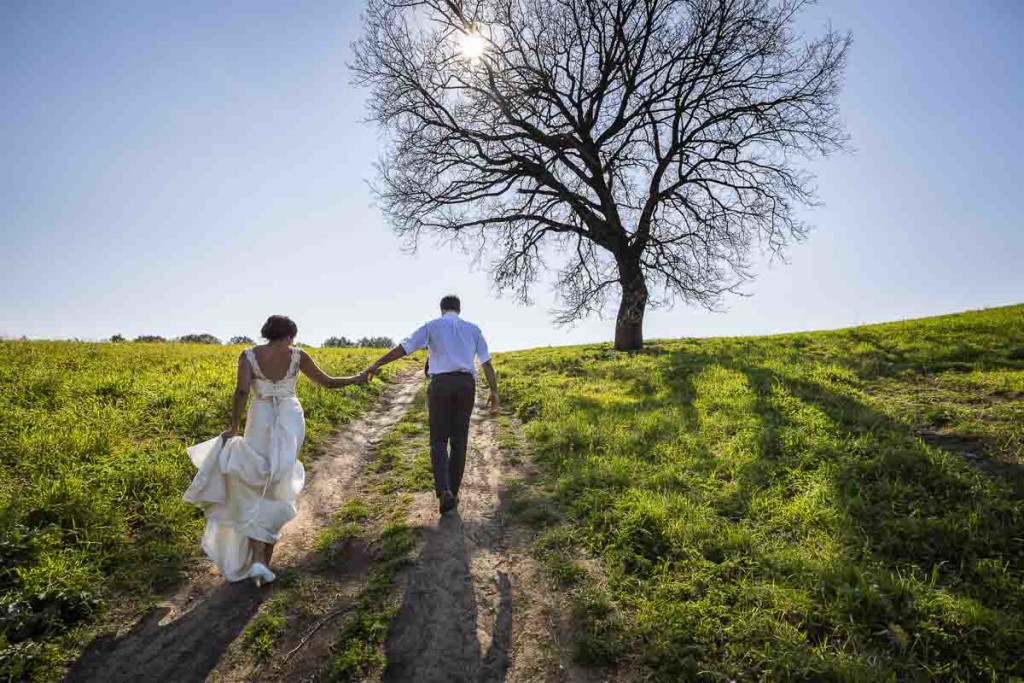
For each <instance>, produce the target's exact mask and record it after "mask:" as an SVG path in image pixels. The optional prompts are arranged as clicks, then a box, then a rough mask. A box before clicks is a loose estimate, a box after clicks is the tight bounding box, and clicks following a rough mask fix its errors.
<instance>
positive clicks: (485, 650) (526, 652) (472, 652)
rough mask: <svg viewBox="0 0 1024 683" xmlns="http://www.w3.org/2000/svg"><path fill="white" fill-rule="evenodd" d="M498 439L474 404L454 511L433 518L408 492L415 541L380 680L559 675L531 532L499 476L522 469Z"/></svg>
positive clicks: (553, 613)
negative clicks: (515, 514) (518, 518)
mask: <svg viewBox="0 0 1024 683" xmlns="http://www.w3.org/2000/svg"><path fill="white" fill-rule="evenodd" d="M498 442H499V439H498V425H497V423H496V421H495V419H494V416H493V415H491V414H490V413H489V412H488V411H487V410H486V409H485V408H483V407H482V406H481V405H479V404H478V406H477V409H476V411H475V412H474V416H473V422H472V428H471V446H470V450H469V454H468V457H467V463H466V473H465V477H464V478H463V485H462V491H461V492H460V498H461V501H460V505H459V511H458V514H457V515H454V516H449V517H441V518H439V517H438V512H437V502H436V499H435V498H434V496H433V495H432V494H430V493H427V494H421V495H418V496H417V499H416V502H415V504H414V506H413V511H412V513H411V515H410V521H411V523H413V524H416V525H420V526H422V528H423V529H424V531H423V546H422V551H421V553H420V556H419V558H418V559H417V561H416V563H415V564H414V566H413V568H412V569H411V571H410V574H409V576H408V581H407V584H406V588H405V594H404V597H403V602H402V608H401V611H400V612H399V614H398V616H397V617H396V619H395V620H394V622H393V623H392V625H391V629H390V631H389V635H388V640H387V643H386V647H385V650H386V655H387V661H388V665H387V668H386V670H385V672H384V676H383V680H384V681H388V682H409V683H412V682H413V681H415V682H416V683H429V682H431V681H445V682H455V681H467V682H468V681H473V682H474V683H476V682H490V681H523V682H526V681H531V682H533V681H553V680H567V675H566V674H565V673H564V672H565V671H566V669H565V668H564V667H563V666H560V661H559V660H560V659H562V658H563V652H564V648H562V647H560V646H559V645H558V643H557V642H556V641H557V639H558V636H557V634H558V632H559V630H560V624H559V618H558V616H557V615H558V609H557V607H556V603H555V600H554V598H553V596H552V595H551V589H550V586H549V585H548V584H547V582H546V581H545V579H544V578H543V572H542V569H541V567H540V566H539V563H538V562H537V560H536V559H534V558H533V557H532V555H531V554H530V553H529V545H530V541H531V540H532V535H531V534H530V532H529V531H528V530H527V529H525V528H523V527H521V526H519V525H517V524H516V523H515V521H514V520H513V519H512V517H511V516H510V514H509V510H508V501H507V500H506V486H505V485H506V481H507V480H508V478H510V477H516V476H522V474H523V472H522V471H521V470H522V468H521V467H519V466H516V465H514V464H512V463H511V462H510V460H509V458H507V457H506V456H505V455H503V454H502V452H501V450H500V449H499V447H498Z"/></svg>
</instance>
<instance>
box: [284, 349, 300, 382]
mask: <svg viewBox="0 0 1024 683" xmlns="http://www.w3.org/2000/svg"><path fill="white" fill-rule="evenodd" d="M301 355H302V354H301V352H300V351H299V350H298V349H292V362H291V364H290V365H289V366H288V374H287V375H285V377H295V376H297V375H298V374H299V359H300V358H301Z"/></svg>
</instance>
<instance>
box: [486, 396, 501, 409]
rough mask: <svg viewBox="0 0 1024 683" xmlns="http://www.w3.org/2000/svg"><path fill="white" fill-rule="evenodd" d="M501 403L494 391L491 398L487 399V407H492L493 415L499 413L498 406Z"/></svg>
mask: <svg viewBox="0 0 1024 683" xmlns="http://www.w3.org/2000/svg"><path fill="white" fill-rule="evenodd" d="M500 403H501V401H500V400H499V399H498V392H497V391H492V392H491V395H490V397H489V398H488V399H487V405H488V406H490V408H491V412H492V413H496V412H498V406H499V405H500Z"/></svg>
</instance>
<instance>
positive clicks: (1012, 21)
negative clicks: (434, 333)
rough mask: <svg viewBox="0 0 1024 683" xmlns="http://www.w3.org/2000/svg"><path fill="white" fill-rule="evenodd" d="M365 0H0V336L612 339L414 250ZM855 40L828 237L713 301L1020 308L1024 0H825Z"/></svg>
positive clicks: (820, 20)
mask: <svg viewBox="0 0 1024 683" xmlns="http://www.w3.org/2000/svg"><path fill="white" fill-rule="evenodd" d="M361 6H362V3H361V2H358V1H356V0H332V1H329V2H328V1H319V0H317V1H303V2H297V1H291V2H287V3H282V2H278V1H273V2H271V1H265V0H259V1H257V0H239V1H237V2H210V1H207V0H202V1H199V0H197V1H182V2H174V3H169V2H161V3H158V2H134V1H129V0H124V1H122V2H102V1H100V0H93V1H91V2H87V3H86V2H79V3H72V2H65V1H64V0H0V335H8V336H20V335H22V334H24V335H28V336H30V337H81V338H94V339H99V338H105V337H109V336H110V335H111V334H114V333H117V332H120V333H122V334H125V335H126V336H129V337H134V336H135V335H139V334H161V335H164V336H174V335H179V334H183V333H187V332H201V331H209V332H212V333H214V334H216V335H218V336H221V337H225V338H226V337H228V336H231V335H235V334H247V335H249V336H253V337H255V336H256V334H257V331H258V330H259V326H260V324H261V322H262V321H263V319H264V318H265V317H266V316H267V315H268V314H270V313H278V312H282V313H287V314H289V315H291V316H293V317H294V318H295V319H296V320H297V322H298V324H299V328H300V339H301V340H303V341H306V342H309V343H314V344H318V343H320V342H321V341H322V340H323V339H324V338H325V337H327V336H330V335H333V334H337V335H346V336H363V335H377V334H385V335H390V336H393V337H396V338H398V337H401V336H404V334H405V333H407V332H408V331H410V330H411V329H412V328H413V327H414V326H415V325H416V324H418V323H420V322H422V321H423V320H425V319H427V318H429V317H431V316H432V315H433V314H434V312H435V307H436V303H437V300H438V298H439V297H440V295H441V294H443V293H446V292H449V291H451V292H456V293H458V294H460V295H461V296H462V298H463V308H464V314H465V317H467V318H469V319H471V320H474V321H476V322H478V323H480V324H481V326H482V327H483V328H484V330H485V332H486V333H487V334H488V336H489V338H490V339H491V345H492V347H494V348H496V349H511V348H524V347H532V346H541V345H548V344H552V345H556V344H568V343H577V342H588V341H605V340H610V339H611V335H612V328H613V320H612V319H611V318H608V319H605V320H600V319H593V320H590V321H587V322H584V323H582V324H580V325H578V326H576V327H575V328H571V329H559V328H555V327H553V326H552V325H551V323H550V317H549V314H548V311H549V309H550V308H551V306H552V305H553V298H552V296H551V295H550V292H549V291H548V290H547V289H545V288H544V287H541V288H539V289H538V290H537V296H536V301H535V303H534V305H533V306H531V307H523V306H519V305H517V304H515V303H514V302H512V301H511V300H509V299H508V298H504V299H502V298H498V297H497V296H496V295H495V293H494V292H493V291H492V290H491V289H490V287H489V284H488V279H487V276H486V273H485V272H483V271H482V270H476V271H473V270H471V268H470V262H469V260H468V259H467V258H466V257H465V256H463V255H461V254H457V253H456V254H453V253H449V252H447V251H445V250H441V249H435V248H432V247H431V246H430V245H424V248H423V249H421V251H420V252H419V253H418V254H417V255H415V256H410V255H407V254H405V253H403V252H402V251H401V249H400V244H399V242H398V240H397V238H396V237H395V236H394V234H393V233H392V232H391V231H390V230H389V229H388V228H387V226H386V225H384V223H383V221H382V220H381V218H380V216H379V214H378V213H377V211H376V210H375V209H374V208H373V207H372V206H371V198H370V194H369V192H368V190H367V186H366V181H367V180H368V179H369V178H370V177H371V176H372V162H373V160H374V158H375V156H376V145H377V137H376V132H375V131H374V129H372V128H371V127H369V126H367V125H365V124H362V123H360V119H361V117H362V116H363V96H364V93H363V92H362V91H361V90H359V89H357V88H355V87H354V86H352V85H350V74H349V72H348V70H347V68H346V62H347V61H348V60H349V57H350V44H351V42H352V41H353V40H354V39H355V38H356V37H357V35H358V32H359V28H360V27H359V19H358V15H359V11H360V9H361ZM829 20H831V22H832V23H833V25H834V26H835V27H836V28H839V29H843V30H846V29H849V30H852V31H853V33H854V47H853V50H852V52H851V55H850V64H849V69H848V72H847V87H846V90H845V91H844V93H843V95H842V99H841V105H842V109H843V112H844V118H845V119H846V121H847V125H848V128H849V131H850V133H851V134H852V136H853V145H854V147H855V150H856V151H855V152H854V153H853V154H848V155H842V156H837V157H833V158H831V159H828V160H826V161H824V162H823V163H821V164H816V170H817V171H818V173H819V181H818V186H819V195H820V199H821V200H822V201H823V202H824V204H825V206H824V207H822V208H818V209H815V210H813V211H811V212H809V213H808V214H807V218H808V219H809V220H811V221H812V222H813V223H814V224H815V225H816V226H817V229H816V230H815V231H814V232H812V234H811V235H810V237H809V239H808V240H807V241H806V242H805V243H803V244H801V245H799V246H798V247H796V248H795V249H793V250H792V251H791V252H790V263H789V264H775V265H772V266H770V267H769V266H768V265H767V264H765V265H764V266H763V267H760V268H759V269H758V271H759V278H758V280H757V281H755V282H754V283H752V284H751V285H750V286H749V287H748V291H749V293H750V294H751V296H749V297H747V298H742V299H741V298H734V299H731V300H730V301H729V302H728V306H727V310H726V311H725V312H723V313H707V312H702V311H699V310H692V309H686V308H684V307H676V308H675V309H673V310H659V311H655V312H653V313H651V314H650V315H649V316H648V321H647V325H646V331H647V335H648V336H649V337H679V336H706V335H718V334H730V335H732V334H759V333H768V332H781V331H790V330H801V329H820V328H828V327H838V326H844V325H853V324H859V323H864V322H874V321H883V320H890V319H897V318H907V317H915V316H921V315H929V314H936V313H943V312H952V311H956V310H961V309H967V308H982V307H988V306H994V305H1001V304H1008V303H1016V302H1020V301H1022V300H1024V220H1022V218H1021V206H1022V205H1021V194H1022V188H1024V133H1022V129H1021V122H1022V121H1024V52H1022V50H1021V47H1020V42H1019V41H1020V36H1021V34H1022V33H1024V3H1022V2H1019V1H1018V0H985V1H983V2H968V1H967V0H957V1H953V0H927V1H926V0H900V1H899V2H892V0H872V1H862V0H857V1H856V2H854V1H853V0H844V1H843V2H838V1H835V2H828V1H825V2H822V3H821V4H820V5H818V6H817V7H814V8H812V9H811V10H810V11H809V12H808V13H807V14H806V15H805V16H804V17H803V19H802V21H801V23H802V27H803V28H804V29H805V30H807V31H815V30H818V29H820V28H821V27H822V26H823V25H824V24H825V22H827V21H829Z"/></svg>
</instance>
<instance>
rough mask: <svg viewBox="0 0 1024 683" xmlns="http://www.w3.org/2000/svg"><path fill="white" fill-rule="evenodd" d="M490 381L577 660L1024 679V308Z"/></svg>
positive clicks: (674, 667) (543, 362) (789, 672)
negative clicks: (569, 615) (520, 448)
mask: <svg viewBox="0 0 1024 683" xmlns="http://www.w3.org/2000/svg"><path fill="white" fill-rule="evenodd" d="M496 365H497V367H498V369H499V371H500V373H501V384H502V388H503V393H504V394H505V395H506V397H507V401H508V404H509V405H510V406H511V407H512V408H513V410H514V411H515V413H516V414H517V415H518V416H519V417H520V418H522V419H523V420H524V422H525V423H526V425H525V433H526V435H527V440H528V444H527V446H528V448H527V449H526V450H525V451H524V452H525V453H528V454H529V455H530V456H531V457H533V458H534V460H535V461H536V463H537V466H538V469H539V471H540V473H541V481H542V483H543V485H544V488H545V489H546V493H545V492H543V491H535V492H529V491H527V492H525V493H524V492H520V493H519V494H518V498H517V496H515V495H514V496H513V504H514V505H515V504H516V503H515V501H516V500H519V501H520V505H521V508H522V509H524V510H531V509H536V508H537V505H536V504H540V505H542V506H547V505H548V501H549V500H553V501H554V502H555V503H556V504H557V506H558V508H559V510H558V511H557V512H550V511H548V512H545V513H544V514H543V515H541V516H540V518H539V519H537V520H534V522H535V523H536V524H537V525H538V526H540V527H541V528H545V527H546V528H547V531H546V533H545V534H544V535H543V536H542V537H541V540H540V544H541V546H542V548H541V552H542V555H543V556H544V557H546V558H547V561H548V566H549V569H550V570H551V573H552V576H553V579H554V580H556V581H557V582H559V583H560V584H561V585H562V586H567V587H568V594H569V596H570V602H571V606H572V612H573V620H574V650H575V655H576V657H577V659H578V661H580V662H581V663H583V664H587V665H591V666H610V667H614V666H621V667H629V668H632V667H640V668H641V669H642V670H643V671H645V672H646V674H647V675H648V676H650V677H651V678H652V679H654V680H662V681H677V680H708V681H717V680H729V679H739V680H761V679H763V680H845V681H870V680H878V681H891V680H921V681H925V680H1007V679H1008V678H1010V677H1020V676H1024V658H1022V657H1021V653H1022V652H1024V500H1022V498H1021V492H1022V490H1024V489H1022V487H1021V473H1020V468H1021V465H1020V462H1019V460H1020V456H1021V454H1022V447H1024V427H1022V425H1024V420H1022V418H1024V400H1022V399H1024V306H1013V307H1006V308H1000V309H992V310H987V311H978V312H970V313H965V314H961V315H953V316H943V317H938V318H931V319H925V320H917V321H908V322H901V323H891V324H884V325H873V326H867V327H860V328H855V329H849V330H839V331H835V332H814V333H801V334H791V335H779V336H772V337H761V338H730V339H700V340H698V339H682V340H674V341H658V342H654V343H650V344H649V345H648V348H647V349H645V350H644V351H643V352H642V353H637V354H620V353H615V352H613V351H611V350H610V349H609V347H608V346H605V345H595V346H583V347H570V348H558V349H545V350H533V351H522V352H513V353H505V354H501V355H500V356H499V357H498V359H497V361H496ZM546 496H551V498H550V499H549V498H547V497H546ZM535 503H536V504H535ZM585 556H589V557H592V558H594V559H595V560H596V565H595V568H594V570H592V571H591V570H587V569H586V568H585V565H582V564H580V562H579V561H578V560H579V559H581V558H583V557H585Z"/></svg>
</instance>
